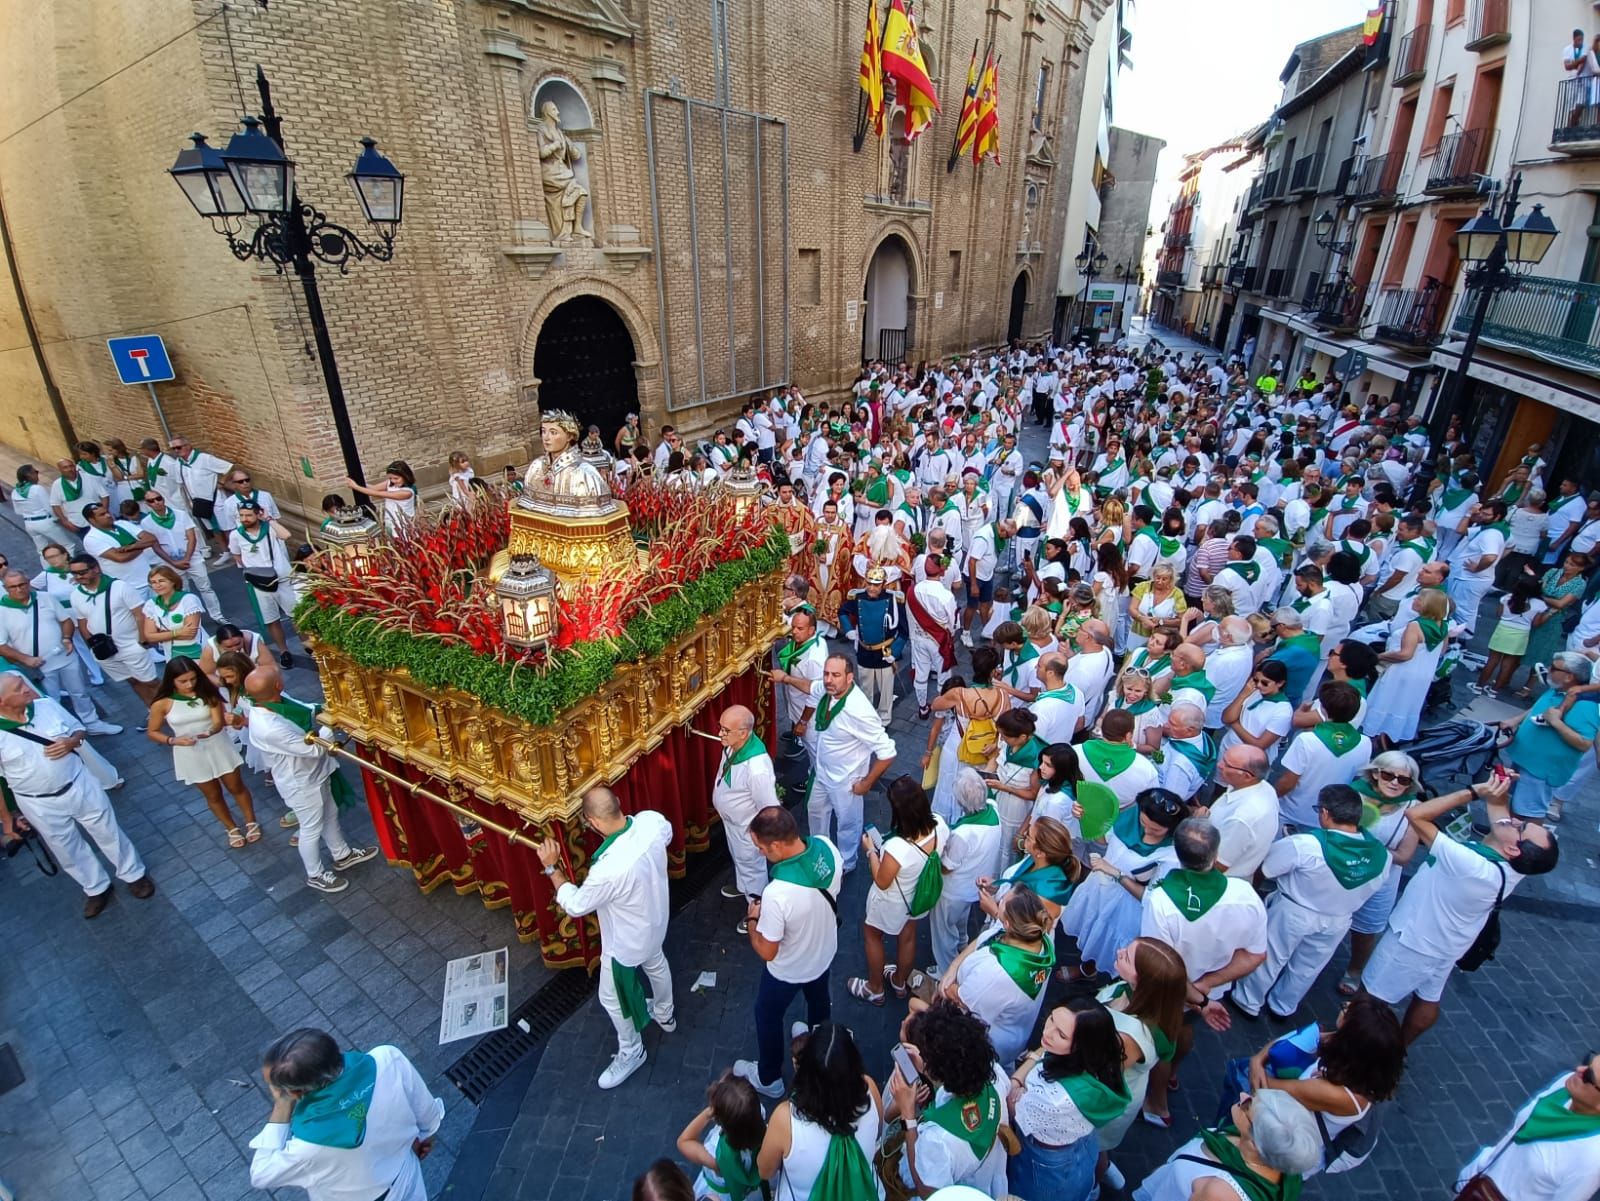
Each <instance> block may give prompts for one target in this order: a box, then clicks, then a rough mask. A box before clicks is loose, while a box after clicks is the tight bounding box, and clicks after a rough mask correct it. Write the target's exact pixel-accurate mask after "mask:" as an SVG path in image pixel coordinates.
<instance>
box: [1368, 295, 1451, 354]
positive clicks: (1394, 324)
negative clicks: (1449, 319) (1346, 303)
mask: <svg viewBox="0 0 1600 1201" xmlns="http://www.w3.org/2000/svg"><path fill="white" fill-rule="evenodd" d="M1442 307H1443V306H1442V305H1441V303H1440V297H1439V285H1438V282H1437V281H1432V282H1430V283H1429V284H1428V285H1427V286H1426V287H1422V288H1404V289H1401V290H1399V291H1394V292H1385V293H1384V294H1383V295H1382V296H1381V297H1380V298H1379V301H1378V318H1377V323H1376V329H1375V330H1374V337H1376V338H1378V339H1379V340H1380V341H1383V342H1393V343H1394V344H1396V345H1397V346H1409V347H1414V348H1416V349H1419V350H1420V349H1427V348H1428V347H1432V346H1437V345H1438V344H1439V341H1440V333H1439V319H1440V316H1441V313H1440V309H1441V308H1442Z"/></svg>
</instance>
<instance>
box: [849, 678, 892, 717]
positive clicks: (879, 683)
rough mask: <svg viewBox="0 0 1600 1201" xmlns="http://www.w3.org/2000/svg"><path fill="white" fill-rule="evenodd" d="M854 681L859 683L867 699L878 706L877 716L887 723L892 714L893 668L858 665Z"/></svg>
mask: <svg viewBox="0 0 1600 1201" xmlns="http://www.w3.org/2000/svg"><path fill="white" fill-rule="evenodd" d="M856 683H858V684H860V685H861V691H862V692H864V693H866V694H867V699H868V700H869V701H871V702H872V703H873V704H874V705H876V706H878V716H879V717H880V718H882V719H883V724H884V725H888V724H889V719H890V718H891V717H893V716H894V668H893V667H892V666H890V667H858V668H856Z"/></svg>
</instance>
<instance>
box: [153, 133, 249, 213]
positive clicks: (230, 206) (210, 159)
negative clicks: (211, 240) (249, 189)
mask: <svg viewBox="0 0 1600 1201" xmlns="http://www.w3.org/2000/svg"><path fill="white" fill-rule="evenodd" d="M189 136H190V141H192V142H193V143H194V145H193V146H191V147H190V148H189V149H187V150H184V151H182V152H181V153H180V154H179V155H178V161H177V162H175V163H173V164H172V166H171V167H170V168H168V170H167V174H168V175H170V176H172V178H173V179H175V180H177V181H178V186H179V187H180V188H182V189H183V194H184V195H185V196H187V197H188V198H189V203H190V204H192V205H194V208H195V212H197V213H199V214H200V215H201V216H202V217H208V218H209V217H221V218H223V219H224V220H226V219H227V218H229V217H242V216H244V213H245V207H244V197H242V196H240V195H239V189H238V187H237V186H236V185H235V184H234V182H233V176H232V175H230V174H228V168H227V166H226V165H225V164H224V163H223V161H222V152H221V151H220V150H217V149H216V148H215V147H212V146H208V145H207V144H206V136H205V134H203V133H196V134H191V135H189Z"/></svg>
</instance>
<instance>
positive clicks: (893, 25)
mask: <svg viewBox="0 0 1600 1201" xmlns="http://www.w3.org/2000/svg"><path fill="white" fill-rule="evenodd" d="M882 61H883V73H884V74H885V75H886V76H888V77H889V78H890V79H893V80H894V81H895V84H896V85H897V87H896V97H895V98H896V100H897V101H898V102H899V103H900V104H902V105H904V106H905V110H906V140H907V141H914V140H916V138H917V136H918V135H919V134H921V133H922V131H923V130H925V129H926V128H928V126H929V125H931V124H932V123H933V114H934V113H936V112H938V111H939V97H938V95H937V94H936V93H935V92H934V90H933V80H931V79H929V78H928V65H927V63H926V62H924V61H923V58H922V45H921V43H920V42H919V41H918V39H917V21H916V17H915V16H914V15H913V14H912V13H911V12H909V11H908V10H907V9H906V6H905V3H904V0H893V3H891V4H890V5H889V17H888V20H887V21H886V22H885V24H884V29H883V59H882Z"/></svg>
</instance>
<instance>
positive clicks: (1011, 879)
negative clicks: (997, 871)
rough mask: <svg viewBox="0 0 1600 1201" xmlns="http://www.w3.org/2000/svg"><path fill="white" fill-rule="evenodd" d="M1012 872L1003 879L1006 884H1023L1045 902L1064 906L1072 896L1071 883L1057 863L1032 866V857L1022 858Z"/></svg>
mask: <svg viewBox="0 0 1600 1201" xmlns="http://www.w3.org/2000/svg"><path fill="white" fill-rule="evenodd" d="M1012 871H1015V872H1016V873H1017V874H1016V875H1012V874H1011V873H1010V872H1007V873H1006V875H1005V876H1004V877H1003V880H1004V882H1005V883H1006V884H1012V885H1016V884H1025V885H1027V886H1028V887H1029V888H1031V889H1033V891H1034V892H1036V893H1038V894H1039V895H1040V896H1041V897H1043V898H1044V899H1045V900H1047V901H1054V902H1055V903H1056V904H1058V905H1064V904H1066V902H1067V899H1068V898H1069V897H1071V896H1072V882H1071V881H1070V880H1068V879H1067V873H1066V872H1065V871H1064V870H1063V869H1062V867H1061V865H1060V864H1059V863H1048V864H1046V865H1045V866H1044V867H1036V866H1034V862H1033V856H1032V855H1025V856H1023V858H1022V860H1021V862H1019V863H1018V864H1017V865H1016V866H1015V867H1014V868H1013V869H1012Z"/></svg>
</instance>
